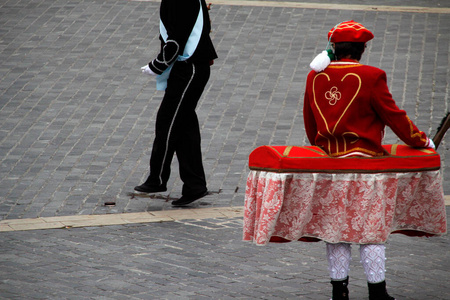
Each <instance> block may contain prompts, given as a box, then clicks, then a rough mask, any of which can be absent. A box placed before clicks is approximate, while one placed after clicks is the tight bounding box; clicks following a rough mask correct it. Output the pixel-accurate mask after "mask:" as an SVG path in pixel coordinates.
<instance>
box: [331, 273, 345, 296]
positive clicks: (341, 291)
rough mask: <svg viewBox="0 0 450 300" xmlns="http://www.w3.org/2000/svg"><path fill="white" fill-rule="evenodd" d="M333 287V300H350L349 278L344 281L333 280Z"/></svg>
mask: <svg viewBox="0 0 450 300" xmlns="http://www.w3.org/2000/svg"><path fill="white" fill-rule="evenodd" d="M331 284H332V285H333V298H332V300H348V299H349V298H348V276H347V278H345V279H343V280H331Z"/></svg>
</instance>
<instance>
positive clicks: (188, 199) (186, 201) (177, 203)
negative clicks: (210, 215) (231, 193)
mask: <svg viewBox="0 0 450 300" xmlns="http://www.w3.org/2000/svg"><path fill="white" fill-rule="evenodd" d="M206 195H208V190H206V191H204V192H201V193H199V194H196V195H192V196H181V198H180V199H178V200H175V201H172V205H173V206H184V205H188V204H190V203H192V202H194V201H195V200H198V199H200V198H203V197H205V196H206Z"/></svg>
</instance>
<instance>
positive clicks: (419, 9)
mask: <svg viewBox="0 0 450 300" xmlns="http://www.w3.org/2000/svg"><path fill="white" fill-rule="evenodd" d="M131 1H134V2H160V0H131ZM208 3H212V4H216V5H232V6H255V7H285V8H309V9H328V10H358V11H380V12H381V11H383V12H409V13H435V14H450V8H444V7H423V6H388V5H364V4H332V3H306V2H284V1H251V0H250V1H237V0H209V1H208Z"/></svg>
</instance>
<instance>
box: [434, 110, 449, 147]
mask: <svg viewBox="0 0 450 300" xmlns="http://www.w3.org/2000/svg"><path fill="white" fill-rule="evenodd" d="M449 128H450V112H447V115H446V116H445V117H444V118H443V119H442V121H441V125H439V127H438V129H437V132H436V135H435V136H434V138H433V142H434V145H435V146H436V150H437V148H438V146H439V144H440V143H441V141H442V139H443V138H444V135H445V133H446V132H447V130H448V129H449Z"/></svg>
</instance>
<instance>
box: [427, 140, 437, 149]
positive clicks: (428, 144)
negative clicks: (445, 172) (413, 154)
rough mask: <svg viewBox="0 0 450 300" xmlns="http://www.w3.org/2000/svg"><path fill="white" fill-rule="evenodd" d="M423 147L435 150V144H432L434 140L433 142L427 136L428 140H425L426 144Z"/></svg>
mask: <svg viewBox="0 0 450 300" xmlns="http://www.w3.org/2000/svg"><path fill="white" fill-rule="evenodd" d="M425 147H427V148H431V149H434V150H436V146H435V145H434V142H433V140H432V139H430V138H428V141H427V144H426V146H425Z"/></svg>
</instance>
